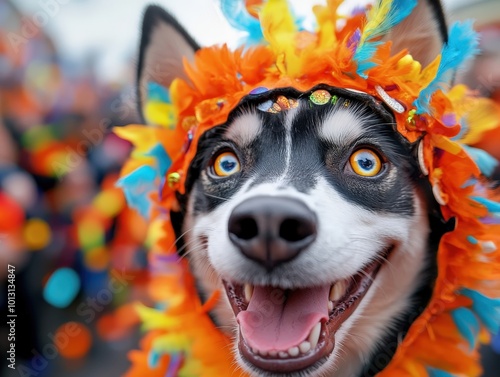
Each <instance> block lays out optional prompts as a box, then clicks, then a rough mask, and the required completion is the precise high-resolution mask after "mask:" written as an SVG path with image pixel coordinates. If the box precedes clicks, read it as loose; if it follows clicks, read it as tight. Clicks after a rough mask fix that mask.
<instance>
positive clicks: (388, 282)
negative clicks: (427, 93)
mask: <svg viewBox="0 0 500 377" xmlns="http://www.w3.org/2000/svg"><path fill="white" fill-rule="evenodd" d="M317 92H321V93H322V94H323V95H325V91H324V89H322V90H319V91H315V90H312V93H313V95H315V93H317ZM309 94H310V93H309V92H308V93H305V94H304V95H302V96H301V97H299V98H293V99H292V101H297V102H296V107H295V108H290V109H287V110H284V111H281V112H279V113H269V112H263V111H261V110H259V108H262V103H264V104H266V103H268V101H273V102H275V100H276V99H278V101H279V100H280V99H281V100H282V99H283V98H285V96H283V95H282V94H280V93H279V92H278V93H275V94H274V95H273V96H272V97H274V98H273V99H271V100H260V101H259V100H254V101H252V102H251V103H247V104H245V105H242V106H241V107H240V108H238V109H237V110H236V111H235V112H234V113H233V116H232V117H231V118H230V121H229V122H228V123H227V124H226V125H223V126H222V127H220V128H218V129H217V130H215V131H214V132H212V133H210V134H208V135H206V137H204V138H203V140H202V141H200V143H199V148H198V159H199V161H198V162H197V164H198V166H199V176H198V178H197V179H196V180H195V182H194V186H193V188H192V190H191V194H190V196H189V204H188V210H187V215H186V220H185V223H184V231H185V232H186V235H187V237H186V238H187V241H186V242H187V244H188V245H189V247H188V253H189V254H188V256H189V258H190V260H191V261H192V264H193V268H194V272H195V275H196V276H197V277H198V278H199V284H200V285H201V289H202V291H204V292H212V291H214V290H216V289H221V290H224V289H225V290H226V293H227V298H226V299H225V300H224V302H223V303H221V304H220V305H219V307H218V308H217V319H218V323H219V324H220V325H221V326H222V327H223V328H225V329H230V330H233V331H234V333H235V339H236V342H235V352H236V355H237V357H238V359H239V360H240V363H241V365H242V366H244V367H245V368H248V369H250V370H256V371H257V374H258V375H263V374H264V372H263V371H271V372H280V373H283V372H286V373H292V372H295V371H299V370H302V371H304V372H307V373H308V375H310V372H312V371H313V370H316V369H318V370H320V371H326V370H328V371H330V370H331V368H336V369H339V375H347V376H350V375H353V373H354V372H357V368H358V366H359V365H361V362H362V361H363V358H367V357H369V356H370V350H371V349H372V347H373V345H374V343H375V342H377V340H378V339H379V338H380V336H382V335H383V333H384V330H385V329H387V328H389V327H391V326H392V325H393V324H392V323H391V322H392V319H393V318H397V317H398V314H400V313H401V311H403V310H404V309H406V307H407V305H408V300H409V299H410V296H411V295H412V294H413V292H414V287H417V286H418V284H419V282H418V276H419V274H420V273H421V272H422V271H421V270H422V268H423V266H424V264H425V263H424V259H425V255H426V252H427V238H428V232H429V228H428V223H427V216H426V209H425V207H426V204H425V202H424V201H423V199H422V197H421V195H420V193H419V190H418V187H417V185H416V183H415V182H414V180H413V177H414V176H415V169H414V166H413V162H412V157H411V154H410V151H409V149H408V146H407V145H405V144H404V143H403V142H402V140H401V139H400V138H399V137H397V135H398V134H396V133H395V132H394V130H393V127H394V125H393V123H392V122H391V121H390V119H388V118H387V117H382V116H381V115H380V114H377V112H375V111H374V108H373V107H371V106H369V105H368V104H366V103H365V102H363V101H361V100H359V99H356V98H353V95H349V92H343V94H344V96H342V95H340V94H338V92H337V94H334V93H332V94H331V95H332V97H333V96H335V97H337V98H338V99H336V102H335V104H332V103H331V101H330V103H328V104H326V105H314V104H313V103H312V102H311V101H310V100H309ZM348 95H349V97H348V98H346V97H347V96H348ZM330 375H331V374H330Z"/></svg>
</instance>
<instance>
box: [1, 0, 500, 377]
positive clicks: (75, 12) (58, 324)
mask: <svg viewBox="0 0 500 377" xmlns="http://www.w3.org/2000/svg"><path fill="white" fill-rule="evenodd" d="M316 2H317V1H316ZM319 2H321V1H319ZM147 3H149V1H146V0H127V1H123V0H0V281H1V285H2V289H1V292H0V305H1V306H2V309H3V310H6V309H7V295H6V292H7V288H6V284H7V282H8V268H7V266H8V265H9V264H10V265H12V266H14V267H15V275H16V277H15V285H16V307H15V310H16V314H17V315H18V317H17V318H16V341H15V342H16V367H17V370H16V371H15V372H14V373H11V372H12V371H11V370H10V369H8V368H7V363H8V362H7V360H6V358H5V354H6V353H5V351H4V347H3V345H4V344H5V343H6V340H7V332H8V329H9V328H8V327H7V326H6V323H5V321H4V320H3V318H5V317H2V322H1V324H0V344H2V356H1V359H0V376H7V375H13V376H14V375H15V376H37V377H43V376H50V377H59V376H61V377H62V376H82V377H83V376H96V377H100V376H119V375H121V374H123V373H124V372H125V371H126V369H127V367H128V360H127V358H126V353H127V351H129V350H131V349H133V348H135V347H137V345H138V341H139V338H140V328H139V319H138V318H137V315H136V314H135V312H134V310H133V305H134V303H136V302H139V301H140V302H145V303H147V302H148V298H147V297H148V295H147V284H146V283H147V273H146V249H147V234H146V226H145V224H144V222H143V220H142V219H141V218H140V217H139V216H138V215H137V214H136V213H135V212H133V211H130V210H128V209H127V208H126V206H125V201H124V198H123V195H122V194H121V192H120V191H119V190H118V189H116V188H115V187H114V183H115V181H116V179H117V177H118V174H119V170H120V166H121V165H122V163H123V162H124V160H125V159H126V157H127V155H128V153H129V151H130V145H129V144H128V143H127V142H124V141H122V140H120V139H119V138H117V137H116V136H115V135H114V134H113V133H111V132H110V131H111V128H112V127H114V126H120V125H126V124H129V123H134V122H138V121H139V119H138V118H137V114H136V109H135V106H136V105H135V103H136V98H135V90H134V81H135V77H134V75H135V64H136V56H137V50H138V39H139V35H140V21H141V16H142V12H143V9H144V7H145V6H146V5H147ZM155 3H157V4H161V5H164V6H165V8H167V9H169V10H170V11H171V12H172V13H173V14H174V15H176V16H177V17H178V19H179V20H180V22H181V23H182V24H183V25H185V26H186V28H187V29H188V30H189V31H190V32H191V33H192V35H193V36H194V38H195V39H196V40H197V41H198V42H199V43H200V44H202V45H209V44H213V43H224V42H227V43H229V45H230V46H236V44H237V41H238V40H239V38H240V35H238V33H236V32H235V31H234V30H232V29H231V27H230V26H229V25H228V24H227V22H226V21H225V20H224V19H223V17H222V15H221V13H220V12H219V10H218V5H217V1H216V0H183V1H178V0H161V1H155ZM292 3H294V5H295V6H296V8H297V9H298V10H299V11H300V9H301V8H303V9H305V10H307V9H309V8H310V5H311V3H312V1H305V0H302V1H299V0H296V1H292ZM351 3H353V2H351ZM446 7H447V8H448V10H449V11H450V14H451V18H476V19H477V22H476V25H477V26H478V27H479V28H480V29H481V30H482V33H483V40H482V42H481V44H482V48H483V54H482V55H481V57H480V58H479V59H478V60H477V61H476V62H475V63H474V64H472V65H471V67H470V69H469V71H468V72H464V73H462V75H461V76H460V79H461V80H462V81H465V82H467V83H468V84H469V85H471V86H472V87H473V88H476V89H477V90H479V91H481V92H482V93H483V94H485V95H488V96H491V97H495V98H497V99H499V100H500V96H499V93H500V91H499V90H498V87H500V68H499V67H500V1H499V0H490V1H469V0H465V1H457V0H455V1H453V0H449V1H446ZM493 150H495V149H493ZM496 150H498V151H499V153H498V154H500V146H499V147H498V149H496ZM3 310H2V311H3ZM483 353H484V355H485V365H486V366H487V370H488V371H487V372H485V376H488V377H498V376H500V362H499V356H498V355H499V354H500V338H499V337H497V338H496V341H495V343H494V345H493V347H487V348H484V350H483ZM9 373H10V374H9Z"/></svg>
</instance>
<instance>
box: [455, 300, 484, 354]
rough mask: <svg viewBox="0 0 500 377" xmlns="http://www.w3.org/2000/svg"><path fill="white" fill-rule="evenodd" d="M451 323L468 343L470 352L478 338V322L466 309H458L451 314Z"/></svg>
mask: <svg viewBox="0 0 500 377" xmlns="http://www.w3.org/2000/svg"><path fill="white" fill-rule="evenodd" d="M451 316H452V317H453V321H454V322H455V325H456V326H457V328H458V331H460V334H461V335H462V336H463V337H464V339H465V340H467V342H468V343H469V346H470V350H471V351H472V350H473V349H474V347H475V346H476V343H477V339H478V336H479V330H480V325H479V320H478V319H477V317H476V316H475V315H474V313H473V312H472V311H471V310H470V309H467V308H458V309H456V310H453V311H452V312H451Z"/></svg>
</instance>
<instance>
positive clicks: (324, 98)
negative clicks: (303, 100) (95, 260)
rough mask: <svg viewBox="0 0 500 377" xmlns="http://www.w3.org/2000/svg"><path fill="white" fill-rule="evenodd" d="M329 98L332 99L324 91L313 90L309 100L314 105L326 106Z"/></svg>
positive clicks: (328, 93)
mask: <svg viewBox="0 0 500 377" xmlns="http://www.w3.org/2000/svg"><path fill="white" fill-rule="evenodd" d="M330 98H332V95H331V94H330V92H328V91H327V90H324V89H320V90H315V91H314V92H312V93H311V95H310V96H309V99H310V100H311V102H312V103H314V104H315V105H326V104H327V103H328V102H329V101H330Z"/></svg>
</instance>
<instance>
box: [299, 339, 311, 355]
mask: <svg viewBox="0 0 500 377" xmlns="http://www.w3.org/2000/svg"><path fill="white" fill-rule="evenodd" d="M299 350H300V352H302V353H307V352H309V351H310V350H311V343H309V342H307V341H306V342H302V343H300V345H299Z"/></svg>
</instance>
